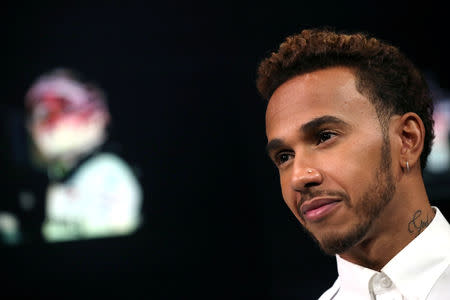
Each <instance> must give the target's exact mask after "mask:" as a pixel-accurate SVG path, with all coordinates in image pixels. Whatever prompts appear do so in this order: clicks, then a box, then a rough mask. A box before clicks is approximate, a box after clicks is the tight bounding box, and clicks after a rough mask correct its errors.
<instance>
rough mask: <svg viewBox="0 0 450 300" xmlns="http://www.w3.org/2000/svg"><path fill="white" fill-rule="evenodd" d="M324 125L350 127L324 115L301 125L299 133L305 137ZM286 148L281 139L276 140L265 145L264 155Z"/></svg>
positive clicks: (340, 120) (339, 120)
mask: <svg viewBox="0 0 450 300" xmlns="http://www.w3.org/2000/svg"><path fill="white" fill-rule="evenodd" d="M325 124H335V125H341V126H345V127H348V126H350V125H349V124H348V123H347V122H345V121H343V120H342V119H339V118H337V117H335V116H330V115H325V116H321V117H317V118H315V119H312V120H311V121H309V122H307V123H305V124H303V125H302V126H300V129H299V131H300V132H302V133H303V134H305V135H308V134H311V133H312V132H314V131H316V130H317V129H318V128H320V127H321V126H323V125H325ZM283 147H286V145H285V143H284V141H283V140H282V139H279V138H276V139H273V140H271V141H269V142H268V143H267V146H266V153H267V154H269V155H270V153H271V152H272V151H274V150H275V149H278V148H283Z"/></svg>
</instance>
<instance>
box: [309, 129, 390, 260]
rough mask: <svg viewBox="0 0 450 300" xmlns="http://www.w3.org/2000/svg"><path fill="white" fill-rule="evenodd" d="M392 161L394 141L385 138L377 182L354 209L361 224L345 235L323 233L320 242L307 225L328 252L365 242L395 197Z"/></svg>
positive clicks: (329, 253) (332, 253)
mask: <svg viewBox="0 0 450 300" xmlns="http://www.w3.org/2000/svg"><path fill="white" fill-rule="evenodd" d="M391 163H392V160H391V151H390V143H389V140H388V139H387V137H385V138H384V141H383V146H382V148H381V162H380V166H379V167H378V169H377V171H376V173H375V178H374V180H375V182H374V184H372V185H371V186H369V188H368V189H367V191H366V192H365V193H364V195H363V196H362V197H361V199H360V200H359V201H358V202H357V203H356V205H355V207H354V211H355V213H356V214H357V215H358V216H360V219H359V223H358V224H356V225H355V226H354V227H353V228H352V229H351V230H350V231H349V232H347V233H345V234H344V235H338V234H337V233H335V232H333V233H329V234H327V235H325V236H323V237H322V239H321V242H320V241H319V240H318V239H317V238H316V237H315V236H314V235H313V234H312V233H311V232H309V231H308V229H306V228H305V229H306V231H307V232H308V233H309V234H310V235H311V237H312V238H313V239H314V240H315V241H316V242H317V243H318V245H319V246H320V248H321V249H322V251H323V252H325V254H328V255H335V254H340V253H343V252H346V251H347V250H349V249H350V248H352V247H353V246H355V245H356V244H358V243H359V242H360V241H362V240H363V238H364V237H365V236H366V235H367V233H368V231H369V230H370V228H371V227H372V224H373V222H374V221H375V220H376V219H377V218H378V216H379V215H380V214H381V212H382V211H383V210H384V208H385V207H386V206H387V204H388V203H389V202H390V201H391V200H392V198H393V196H394V193H395V184H394V176H393V174H392V170H391ZM347 204H349V203H347Z"/></svg>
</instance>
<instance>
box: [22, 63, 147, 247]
mask: <svg viewBox="0 0 450 300" xmlns="http://www.w3.org/2000/svg"><path fill="white" fill-rule="evenodd" d="M25 107H26V119H27V121H26V122H27V124H26V127H27V130H28V133H29V136H30V138H31V141H32V145H33V147H32V151H31V156H32V161H33V164H34V165H35V166H36V167H39V168H42V169H46V172H47V175H48V179H49V185H48V188H47V190H46V196H45V218H44V222H43V225H42V228H41V229H42V230H41V233H42V236H43V238H44V240H46V241H67V240H78V239H84V238H98V237H108V236H116V235H122V234H129V233H131V232H133V231H135V230H136V229H137V228H138V226H139V224H140V221H141V220H140V218H141V215H140V212H141V205H142V203H141V202H142V190H141V186H140V183H139V181H138V179H137V177H136V176H135V174H134V172H133V170H132V169H131V168H130V167H129V166H128V164H127V163H126V162H125V160H123V159H122V158H120V157H119V156H118V155H116V154H114V153H112V152H108V151H105V147H104V145H105V143H106V141H107V139H108V136H107V126H108V124H109V122H110V118H111V116H110V113H109V109H108V106H107V103H106V99H105V95H104V93H103V91H102V90H101V89H100V88H98V87H97V86H94V85H91V84H87V83H84V82H82V81H81V80H79V79H78V77H76V76H75V75H74V72H73V71H71V70H66V69H57V70H54V71H52V72H49V73H47V74H44V75H42V76H40V77H39V78H37V80H36V81H35V82H34V83H33V84H32V86H31V87H30V89H29V90H28V92H27V93H26V97H25ZM30 180H32V179H30Z"/></svg>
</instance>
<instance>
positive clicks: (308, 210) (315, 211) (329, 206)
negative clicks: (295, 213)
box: [300, 198, 342, 222]
mask: <svg viewBox="0 0 450 300" xmlns="http://www.w3.org/2000/svg"><path fill="white" fill-rule="evenodd" d="M341 201H342V200H340V199H335V198H313V199H312V200H309V201H306V202H305V203H303V204H302V205H301V206H300V212H301V214H302V215H303V216H304V218H305V219H306V220H308V221H310V222H318V221H320V220H322V219H324V218H325V217H326V216H328V215H329V214H331V213H332V212H333V211H334V210H336V209H337V208H338V204H339V203H340V202H341Z"/></svg>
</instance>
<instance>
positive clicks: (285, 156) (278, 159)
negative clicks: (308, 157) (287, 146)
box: [274, 152, 294, 167]
mask: <svg viewBox="0 0 450 300" xmlns="http://www.w3.org/2000/svg"><path fill="white" fill-rule="evenodd" d="M293 157H294V155H293V154H292V153H289V152H280V153H278V154H277V155H275V159H274V162H275V165H277V167H278V166H281V165H283V164H284V163H286V162H287V161H289V160H290V159H291V158H293Z"/></svg>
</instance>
